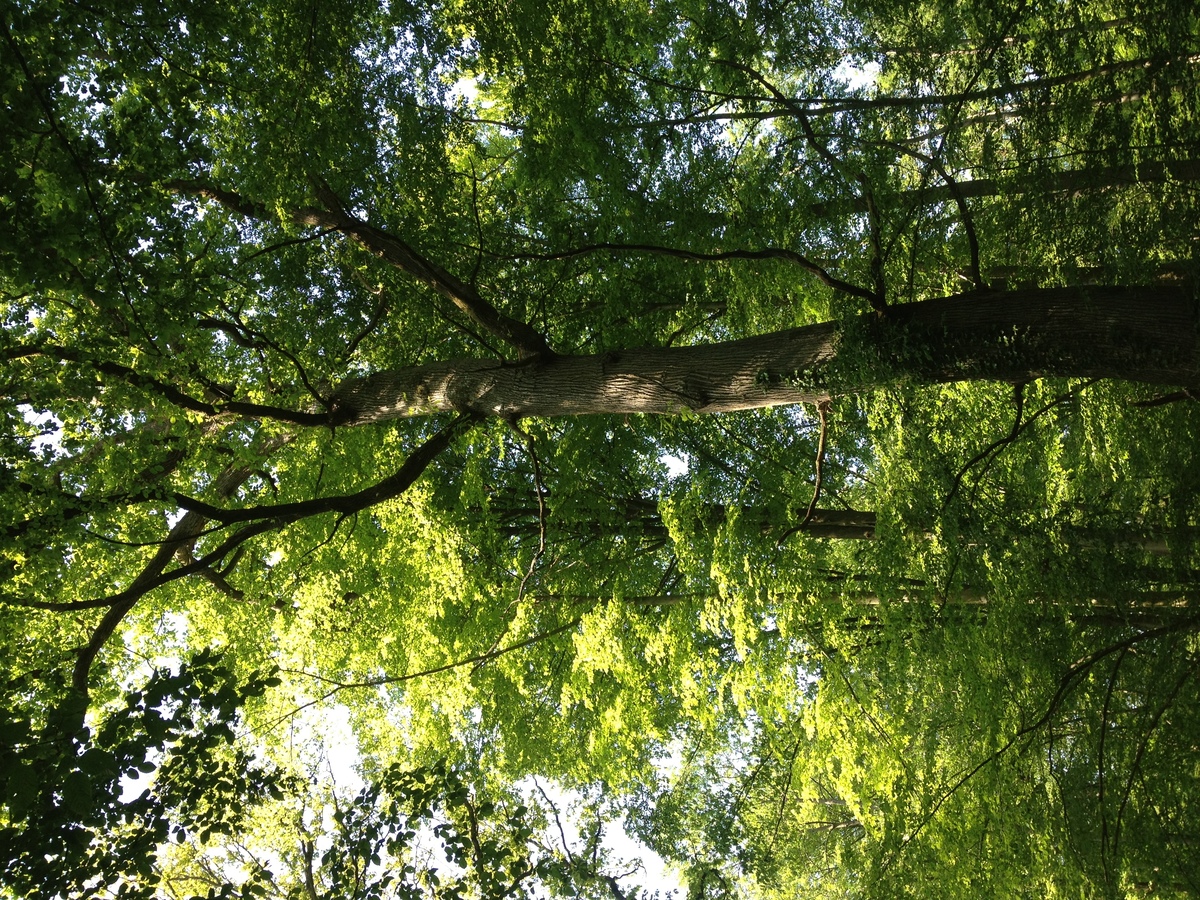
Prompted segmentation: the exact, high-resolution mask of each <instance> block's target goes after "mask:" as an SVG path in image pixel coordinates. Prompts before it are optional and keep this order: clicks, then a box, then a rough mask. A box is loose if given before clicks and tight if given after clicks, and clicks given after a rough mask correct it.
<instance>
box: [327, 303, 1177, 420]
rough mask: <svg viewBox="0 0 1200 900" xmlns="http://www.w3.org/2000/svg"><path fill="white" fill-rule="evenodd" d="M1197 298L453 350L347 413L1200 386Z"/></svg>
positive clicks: (352, 393) (514, 412)
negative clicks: (534, 352) (696, 339)
mask: <svg viewBox="0 0 1200 900" xmlns="http://www.w3.org/2000/svg"><path fill="white" fill-rule="evenodd" d="M1196 349H1197V348H1196V301H1195V298H1194V297H1192V296H1191V295H1190V293H1189V292H1187V291H1183V290H1179V289H1176V288H1170V287H1165V286H1146V287H1118V288H1112V287H1110V288H1085V287H1079V288H1048V289H1034V290H1027V291H1007V292H999V291H983V292H977V293H972V294H960V295H957V296H953V297H942V298H939V299H935V300H927V301H923V302H919V303H908V304H901V305H897V306H893V307H890V308H889V315H888V316H887V317H886V318H883V319H881V318H880V317H878V316H876V315H874V314H873V313H872V314H866V315H864V316H861V317H858V318H856V319H851V320H849V321H847V322H824V323H820V324H816V325H807V326H804V327H801V328H793V329H789V330H786V331H778V332H774V333H772V334H765V335H759V336H756V337H749V338H742V339H740V340H735V341H723V342H718V343H713V344H707V345H701V346H693V347H650V348H640V349H631V350H624V351H620V352H611V353H601V354H595V355H590V356H560V357H555V358H553V359H549V360H530V361H527V362H525V363H519V364H505V363H500V362H496V361H493V360H481V359H451V360H445V361H441V362H436V363H429V364H426V365H421V366H414V367H411V368H406V369H396V370H390V371H383V372H378V373H376V374H374V375H368V376H365V377H362V378H355V379H350V380H348V381H346V382H344V383H343V384H342V385H340V386H339V387H338V389H337V390H336V391H335V393H334V397H333V403H334V411H335V413H336V414H338V415H339V416H340V417H342V418H343V419H344V420H345V421H346V422H347V423H351V424H357V423H363V422H376V421H385V420H388V419H395V418H403V417H409V416H421V415H430V414H433V413H440V412H448V411H456V412H462V413H472V414H474V415H479V416H497V417H500V418H508V419H511V418H523V417H526V416H545V417H554V416H574V415H589V414H610V415H636V414H647V413H650V414H666V415H669V414H677V413H680V412H684V411H691V412H695V413H718V412H731V411H735V410H747V409H757V408H762V407H770V406H782V405H788V404H796V403H811V402H819V401H821V400H824V399H826V398H828V397H830V396H835V395H846V394H853V393H858V392H862V391H867V390H874V389H876V388H880V387H885V386H888V385H891V384H894V383H899V382H923V383H930V384H932V383H946V382H953V381H965V380H988V381H999V382H1010V383H1014V384H1015V383H1018V382H1023V381H1031V380H1034V379H1037V378H1042V377H1047V376H1059V377H1065V378H1118V379H1125V380H1130V381H1140V382H1146V383H1151V384H1167V385H1185V386H1186V385H1195V384H1200V366H1198V358H1197V353H1196Z"/></svg>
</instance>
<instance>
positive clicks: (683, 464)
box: [659, 453, 688, 478]
mask: <svg viewBox="0 0 1200 900" xmlns="http://www.w3.org/2000/svg"><path fill="white" fill-rule="evenodd" d="M659 459H660V461H661V462H662V464H663V465H664V466H666V467H667V475H668V476H669V477H671V478H682V477H683V476H684V475H686V474H687V473H688V459H687V457H686V456H675V455H674V454H671V453H664V454H663V455H662V456H661V457H659Z"/></svg>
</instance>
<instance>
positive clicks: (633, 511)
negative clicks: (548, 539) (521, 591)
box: [490, 497, 875, 541]
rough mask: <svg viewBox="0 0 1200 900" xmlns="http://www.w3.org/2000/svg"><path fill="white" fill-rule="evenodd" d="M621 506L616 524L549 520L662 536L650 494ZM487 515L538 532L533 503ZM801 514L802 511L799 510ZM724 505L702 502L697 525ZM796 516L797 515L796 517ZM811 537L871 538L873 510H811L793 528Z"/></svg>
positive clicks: (748, 511) (770, 528) (766, 517)
mask: <svg viewBox="0 0 1200 900" xmlns="http://www.w3.org/2000/svg"><path fill="white" fill-rule="evenodd" d="M622 504H623V505H624V510H623V516H622V520H621V522H620V523H619V524H615V523H614V524H610V523H608V522H601V521H589V520H586V519H585V520H582V521H580V520H568V521H565V522H556V519H555V517H554V516H553V515H551V517H550V521H551V522H552V523H555V524H557V525H558V526H559V527H560V528H562V529H563V530H565V531H567V532H574V533H582V534H589V535H590V534H608V533H610V532H611V533H612V534H624V535H628V534H629V532H630V526H634V528H635V530H638V531H640V532H641V533H642V534H644V535H653V536H655V537H666V536H667V526H666V525H665V524H664V523H663V520H662V516H661V515H660V514H659V511H658V500H657V499H655V498H650V497H630V498H627V499H626V500H624V501H622V500H615V501H613V508H614V509H620V508H621V506H622ZM490 511H491V514H492V515H494V516H495V517H496V518H497V519H498V520H499V521H500V522H501V526H500V531H501V533H502V534H505V535H507V536H509V537H521V536H527V537H532V538H537V537H538V536H539V535H540V533H541V522H540V520H539V512H538V509H537V508H536V507H533V506H521V507H508V508H504V507H499V506H492V507H491V510H490ZM800 512H801V513H802V512H803V510H801V511H800ZM728 515H729V513H728V510H727V508H726V507H725V506H724V505H722V504H719V503H712V504H708V505H706V506H705V507H704V508H703V509H702V510H701V511H700V515H699V516H698V524H699V525H700V526H701V527H703V528H713V527H716V526H720V525H723V524H724V523H725V522H726V520H727V519H728ZM741 518H742V520H743V521H745V522H748V523H751V524H754V523H757V524H758V527H759V530H760V532H761V533H762V534H764V535H769V534H771V533H772V532H783V531H786V530H789V529H791V528H793V527H795V525H796V523H795V522H777V521H772V518H771V515H770V513H769V511H768V510H767V509H766V508H765V507H745V508H743V509H742V510H741ZM797 518H799V516H797ZM796 530H797V531H798V532H802V533H804V534H806V535H809V536H811V537H819V538H834V539H839V540H860V541H870V540H874V538H875V513H874V512H871V511H868V510H858V509H820V508H818V509H814V510H813V514H812V516H811V517H810V518H809V520H808V521H807V522H806V523H805V525H804V527H803V528H797V529H796Z"/></svg>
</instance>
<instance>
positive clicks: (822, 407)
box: [775, 400, 830, 547]
mask: <svg viewBox="0 0 1200 900" xmlns="http://www.w3.org/2000/svg"><path fill="white" fill-rule="evenodd" d="M829 407H830V402H829V401H828V400H821V401H820V402H819V403H817V414H818V415H819V416H820V417H821V435H820V437H819V438H818V439H817V462H816V465H815V466H814V467H813V468H814V473H813V495H812V499H811V500H809V501H808V509H807V510H805V512H804V518H803V519H801V520H800V524H798V525H793V526H792V527H791V528H789V529H788V530H787V531H785V532H784V533H783V534H782V535H781V536H780V538H779V540H778V541H776V542H775V546H777V547H779V546H782V545H783V543H784V541H786V540H787V539H788V538H790V537H791V536H792V535H793V534H795V533H796V532H797V531H803V530H804V529H805V528H807V527H808V523H809V522H811V521H812V518H813V515H814V514H815V513H816V511H817V501H818V500H820V499H821V470H822V469H823V468H824V465H825V446H826V444H827V442H828V439H829V418H828V416H829Z"/></svg>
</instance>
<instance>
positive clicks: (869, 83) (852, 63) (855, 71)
mask: <svg viewBox="0 0 1200 900" xmlns="http://www.w3.org/2000/svg"><path fill="white" fill-rule="evenodd" d="M879 72H880V69H879V63H877V62H874V61H871V62H867V63H864V64H863V65H859V64H858V62H857V61H856V60H850V59H846V60H843V61H842V62H841V63H840V64H839V65H838V67H837V68H836V69H834V70H833V77H834V78H836V79H837V80H838V81H840V82H842V84H844V85H846V87H847V88H848V89H849V90H852V91H861V90H866V89H867V88H872V87H874V86H875V85H876V83H878V81H879Z"/></svg>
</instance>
